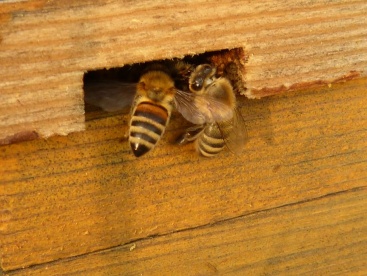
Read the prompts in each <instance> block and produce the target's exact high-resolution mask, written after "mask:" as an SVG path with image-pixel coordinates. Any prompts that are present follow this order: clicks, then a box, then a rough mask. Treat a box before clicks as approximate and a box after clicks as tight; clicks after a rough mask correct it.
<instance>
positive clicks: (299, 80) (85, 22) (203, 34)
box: [0, 0, 367, 143]
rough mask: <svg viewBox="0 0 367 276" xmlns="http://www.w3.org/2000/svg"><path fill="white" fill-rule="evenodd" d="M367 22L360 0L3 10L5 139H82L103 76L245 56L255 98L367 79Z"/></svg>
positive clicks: (36, 5) (43, 4) (82, 2)
mask: <svg viewBox="0 0 367 276" xmlns="http://www.w3.org/2000/svg"><path fill="white" fill-rule="evenodd" d="M366 14H367V2H366V1H364V0H359V1H347V0H339V1H326V0H320V1H301V0H297V1H283V2H280V1H275V0H268V1H260V2H255V1H231V2H227V1H219V2H218V1H214V0H211V1H178V0H176V1H170V2H169V3H167V2H166V1H152V0H145V1H117V0H114V1H112V0H111V1H108V0H103V1H102V0H101V1H86V0H78V1H72V3H71V2H69V1H57V0H53V1H46V0H44V1H41V0H38V1H6V2H4V1H2V2H1V3H0V80H1V81H0V140H3V141H2V143H7V142H9V141H13V140H16V139H17V138H16V137H15V138H14V137H13V135H15V134H18V135H19V133H20V134H22V133H29V132H33V131H34V132H37V133H38V134H39V135H40V136H42V137H48V136H50V135H52V134H66V133H69V132H72V131H78V130H83V129H84V123H83V100H82V99H83V97H82V94H83V91H82V77H83V73H84V72H85V71H88V70H94V69H98V68H110V67H119V66H122V65H124V64H128V63H136V62H143V61H148V60H156V59H163V58H172V57H182V56H184V55H188V54H189V55H192V54H198V53H203V52H206V51H211V50H219V49H228V48H234V47H243V48H244V49H245V51H246V54H247V56H248V62H247V68H246V75H245V80H246V85H247V86H248V90H247V91H248V93H247V96H249V97H262V96H265V95H268V94H274V93H278V92H279V91H284V90H287V89H288V88H294V87H300V86H309V85H312V84H315V83H330V82H334V81H336V80H338V79H343V78H352V77H358V76H365V75H366V70H365V68H366V67H367V39H366V37H367V16H366ZM20 136H21V135H20ZM23 136H26V135H23ZM4 139H5V140H4Z"/></svg>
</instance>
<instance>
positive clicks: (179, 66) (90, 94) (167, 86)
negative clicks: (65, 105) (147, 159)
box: [84, 62, 232, 157]
mask: <svg viewBox="0 0 367 276" xmlns="http://www.w3.org/2000/svg"><path fill="white" fill-rule="evenodd" d="M190 70H192V67H191V65H187V64H185V63H181V62H175V63H173V65H170V64H168V65H167V64H152V65H151V66H149V67H148V68H147V69H146V70H144V71H143V73H142V75H141V76H140V79H139V81H138V83H137V84H126V83H119V82H114V83H112V82H106V83H99V84H98V85H96V84H93V85H92V86H89V85H85V86H84V90H85V92H86V93H85V100H86V102H88V103H91V104H93V105H97V106H100V107H102V108H103V109H105V110H106V111H115V110H118V109H121V108H123V107H124V106H126V105H127V104H126V103H127V102H129V101H130V97H129V95H130V94H131V93H130V92H131V91H134V90H135V96H134V99H133V103H132V106H131V112H130V122H129V135H128V137H129V143H130V146H131V149H132V152H133V154H134V155H135V156H136V157H140V156H142V155H144V154H146V153H147V152H149V151H150V150H152V149H153V148H154V147H155V145H156V144H157V143H158V142H159V140H160V139H161V137H162V135H163V134H164V132H165V129H166V126H167V124H168V122H169V120H170V117H171V113H172V110H173V108H174V106H176V107H177V109H178V111H179V112H181V113H182V115H183V116H184V117H185V118H186V119H188V120H189V121H190V122H192V123H194V124H203V123H204V122H216V121H218V120H219V119H223V118H226V116H225V115H224V114H227V113H231V112H232V110H231V109H230V108H229V107H228V105H226V104H224V103H223V102H222V100H221V99H219V100H218V99H216V98H215V97H212V96H211V94H210V93H203V94H202V95H200V94H199V93H197V94H194V93H192V92H190V91H186V90H185V86H187V85H185V82H186V83H189V82H188V78H189V73H191V71H190ZM177 76H179V77H177ZM177 79H178V80H177ZM175 80H176V81H175ZM177 86H180V88H181V89H178V88H177ZM187 90H188V89H187ZM122 99H125V100H122ZM227 117H231V116H228V114H227Z"/></svg>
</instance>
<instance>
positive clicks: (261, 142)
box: [0, 79, 367, 270]
mask: <svg viewBox="0 0 367 276" xmlns="http://www.w3.org/2000/svg"><path fill="white" fill-rule="evenodd" d="M366 85H367V80H366V79H364V80H356V81H351V82H348V83H345V84H338V85H335V86H332V87H331V88H325V89H319V90H316V91H314V90H305V91H298V92H297V93H289V94H288V95H283V96H276V97H268V98H264V99H262V100H256V101H255V100H247V101H241V105H242V108H241V112H242V113H243V115H244V116H245V118H246V122H247V127H248V132H249V137H250V140H249V142H248V143H247V144H246V148H245V152H244V153H243V155H241V156H235V155H233V154H231V153H230V152H228V151H224V152H222V153H221V154H220V155H219V156H218V157H217V158H213V159H206V158H203V157H200V156H198V155H197V154H196V153H195V152H194V150H193V146H192V145H186V146H183V147H178V146H176V145H173V144H172V141H173V140H174V138H175V137H176V136H177V135H178V134H179V133H180V132H181V131H182V130H183V127H185V122H184V121H183V119H182V118H181V116H179V115H178V114H174V116H173V118H172V120H171V123H170V125H169V127H168V130H167V133H166V135H165V138H164V139H163V141H162V142H161V143H160V144H159V145H158V147H157V148H156V149H154V151H153V152H151V153H149V154H148V155H147V156H144V157H142V158H140V159H136V158H135V157H134V156H133V155H132V154H131V152H130V149H129V145H128V143H126V141H123V140H122V137H123V135H124V132H125V131H126V129H127V117H128V116H127V115H126V114H123V115H114V116H112V117H105V116H104V117H102V118H100V119H94V120H91V121H88V124H87V130H86V131H85V132H80V133H74V134H71V135H68V136H67V137H53V138H50V139H48V140H34V141H30V142H24V143H20V144H13V145H9V146H5V147H1V150H0V160H1V161H0V162H1V166H0V175H1V180H0V206H1V208H0V210H1V215H2V216H1V218H2V220H1V223H0V234H1V235H2V237H1V241H0V246H1V247H0V252H1V262H2V267H3V269H4V270H12V269H18V268H20V267H26V266H29V265H34V264H40V263H45V262H50V261H53V260H57V259H60V258H68V257H71V256H77V255H81V254H87V253H90V252H95V251H98V250H103V249H107V248H111V247H115V246H118V245H123V244H126V243H130V242H132V241H135V240H138V239H144V238H147V237H152V236H156V235H164V234H167V233H171V232H176V231H181V230H184V229H191V228H195V227H199V226H202V225H206V224H211V223H215V222H218V221H223V220H228V219H231V218H235V217H239V216H244V215H246V214H250V213H254V212H258V211H261V210H266V209H271V208H276V207H279V206H283V205H287V204H293V203H297V202H300V201H305V200H311V199H313V198H317V197H321V196H324V195H327V194H331V193H336V192H339V191H344V190H350V189H354V188H358V187H363V186H366V182H367V181H366V178H367V169H366V168H367V166H366V156H367V154H366V153H367V152H366V149H367V147H366V145H367V144H366V143H367V132H366V129H367V112H366V108H365V107H366V106H367V94H366V93H364V92H365V87H366Z"/></svg>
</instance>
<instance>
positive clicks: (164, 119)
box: [129, 102, 170, 157]
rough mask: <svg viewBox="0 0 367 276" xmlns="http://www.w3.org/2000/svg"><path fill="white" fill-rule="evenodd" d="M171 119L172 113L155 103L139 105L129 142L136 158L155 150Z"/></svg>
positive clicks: (131, 127) (130, 131) (133, 119)
mask: <svg viewBox="0 0 367 276" xmlns="http://www.w3.org/2000/svg"><path fill="white" fill-rule="evenodd" d="M169 117H170V112H169V111H168V110H167V109H166V108H165V107H164V106H161V105H157V104H155V103H153V102H141V103H139V104H138V105H137V106H136V108H135V110H134V111H133V114H132V116H131V121H130V130H129V142H130V146H131V149H132V151H133V153H134V155H135V156H136V157H139V156H142V155H143V154H145V153H147V152H148V151H149V150H151V149H153V148H154V146H155V145H156V144H157V142H158V141H159V140H160V139H161V137H162V135H163V133H164V130H165V128H166V125H167V123H168V120H169Z"/></svg>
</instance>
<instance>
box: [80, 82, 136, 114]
mask: <svg viewBox="0 0 367 276" xmlns="http://www.w3.org/2000/svg"><path fill="white" fill-rule="evenodd" d="M135 93H136V84H135V83H124V82H119V81H113V80H111V81H110V80H108V81H107V80H103V81H102V80H101V81H93V82H88V83H85V84H84V99H85V101H86V102H87V103H89V104H91V105H94V106H98V107H101V108H102V109H103V110H105V111H108V112H113V111H118V110H122V109H124V108H125V107H127V106H130V105H131V103H132V101H133V98H134V95H135Z"/></svg>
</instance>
